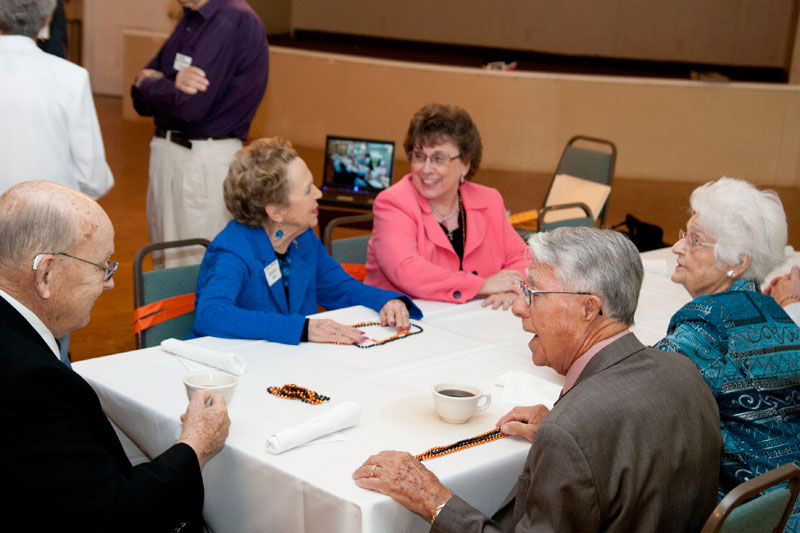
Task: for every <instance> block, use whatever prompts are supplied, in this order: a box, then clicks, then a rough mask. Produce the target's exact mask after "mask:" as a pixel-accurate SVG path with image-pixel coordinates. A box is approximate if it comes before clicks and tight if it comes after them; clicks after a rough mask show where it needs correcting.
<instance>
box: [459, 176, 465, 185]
mask: <svg viewBox="0 0 800 533" xmlns="http://www.w3.org/2000/svg"><path fill="white" fill-rule="evenodd" d="M458 183H459V184H463V183H464V175H463V174H462V175H461V178H459V180H458Z"/></svg>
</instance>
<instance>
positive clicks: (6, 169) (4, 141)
mask: <svg viewBox="0 0 800 533" xmlns="http://www.w3.org/2000/svg"><path fill="white" fill-rule="evenodd" d="M0 117H2V118H0V193H2V192H3V191H5V190H7V189H8V188H9V187H11V186H12V185H15V184H17V183H20V182H22V181H28V180H35V179H38V180H46V181H52V182H55V183H60V184H62V185H66V186H68V187H71V188H73V189H77V190H80V191H83V192H84V193H86V194H87V195H89V196H90V197H92V198H93V199H95V200H96V199H98V198H100V197H101V196H103V195H104V194H105V193H106V192H108V190H109V189H110V188H111V187H112V186H113V185H114V177H113V176H112V175H111V169H109V168H108V164H107V163H106V156H105V150H104V149H103V139H102V137H101V136H100V124H99V123H98V122H97V113H96V111H95V109H94V101H93V100H92V92H91V87H90V86H89V74H88V72H86V70H85V69H83V68H81V67H79V66H77V65H75V64H73V63H70V62H69V61H66V60H64V59H61V58H59V57H56V56H54V55H51V54H47V53H45V52H43V51H41V50H40V49H39V48H38V47H37V46H36V43H35V42H34V41H33V39H31V38H29V37H24V36H21V35H0Z"/></svg>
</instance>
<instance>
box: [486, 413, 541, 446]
mask: <svg viewBox="0 0 800 533" xmlns="http://www.w3.org/2000/svg"><path fill="white" fill-rule="evenodd" d="M549 413H550V409H548V408H547V407H545V406H544V405H542V404H539V405H530V406H517V407H515V408H513V409H512V410H511V411H509V412H508V413H506V414H504V415H503V416H502V417H501V418H500V420H498V421H497V424H495V425H496V426H497V427H499V428H500V431H502V432H503V433H505V434H506V435H517V436H519V437H524V438H525V440H527V441H528V442H533V437H534V435H536V430H538V429H539V425H540V424H541V423H542V420H544V418H545V417H546V416H547V415H548V414H549Z"/></svg>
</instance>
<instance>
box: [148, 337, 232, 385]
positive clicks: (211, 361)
mask: <svg viewBox="0 0 800 533" xmlns="http://www.w3.org/2000/svg"><path fill="white" fill-rule="evenodd" d="M161 348H162V349H163V350H166V351H168V352H169V353H172V354H175V355H179V356H181V357H185V358H186V359H191V360H192V361H196V362H198V363H202V364H204V365H208V366H213V367H214V368H219V369H220V370H224V371H225V372H230V373H231V374H233V375H235V376H241V375H242V374H244V369H245V363H244V359H242V358H241V357H239V356H238V355H237V354H235V353H230V352H218V351H216V350H209V349H208V348H203V347H202V346H197V345H196V344H191V343H188V342H185V341H179V340H178V339H166V340H163V341H161Z"/></svg>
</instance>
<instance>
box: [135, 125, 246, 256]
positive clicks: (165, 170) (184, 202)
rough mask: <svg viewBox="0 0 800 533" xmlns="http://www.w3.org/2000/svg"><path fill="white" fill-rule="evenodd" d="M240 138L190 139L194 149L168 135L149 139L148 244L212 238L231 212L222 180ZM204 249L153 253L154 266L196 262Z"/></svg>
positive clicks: (223, 225)
mask: <svg viewBox="0 0 800 533" xmlns="http://www.w3.org/2000/svg"><path fill="white" fill-rule="evenodd" d="M241 147H242V141H240V140H239V139H220V140H208V141H192V148H191V149H188V148H186V147H184V146H181V145H178V144H175V143H173V142H171V141H170V140H168V139H162V138H160V137H153V140H152V141H151V142H150V182H149V184H148V187H147V230H148V233H149V234H150V242H163V241H174V240H179V239H191V238H195V237H203V238H205V239H208V240H212V239H213V238H214V237H216V235H217V233H219V232H220V231H222V228H223V227H225V224H227V222H228V220H230V219H231V215H230V213H229V212H228V210H227V209H226V208H225V201H224V199H223V194H222V183H223V181H225V177H226V176H227V175H228V166H229V165H230V162H231V161H232V160H233V156H234V155H235V154H236V152H237V151H238V150H239V149H241ZM203 253H204V250H203V249H201V248H197V247H191V248H188V249H187V250H181V251H168V252H166V256H164V254H154V255H153V263H154V266H155V267H156V268H165V267H167V268H168V267H174V266H182V265H191V264H197V263H199V262H200V261H201V260H202V259H203Z"/></svg>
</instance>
